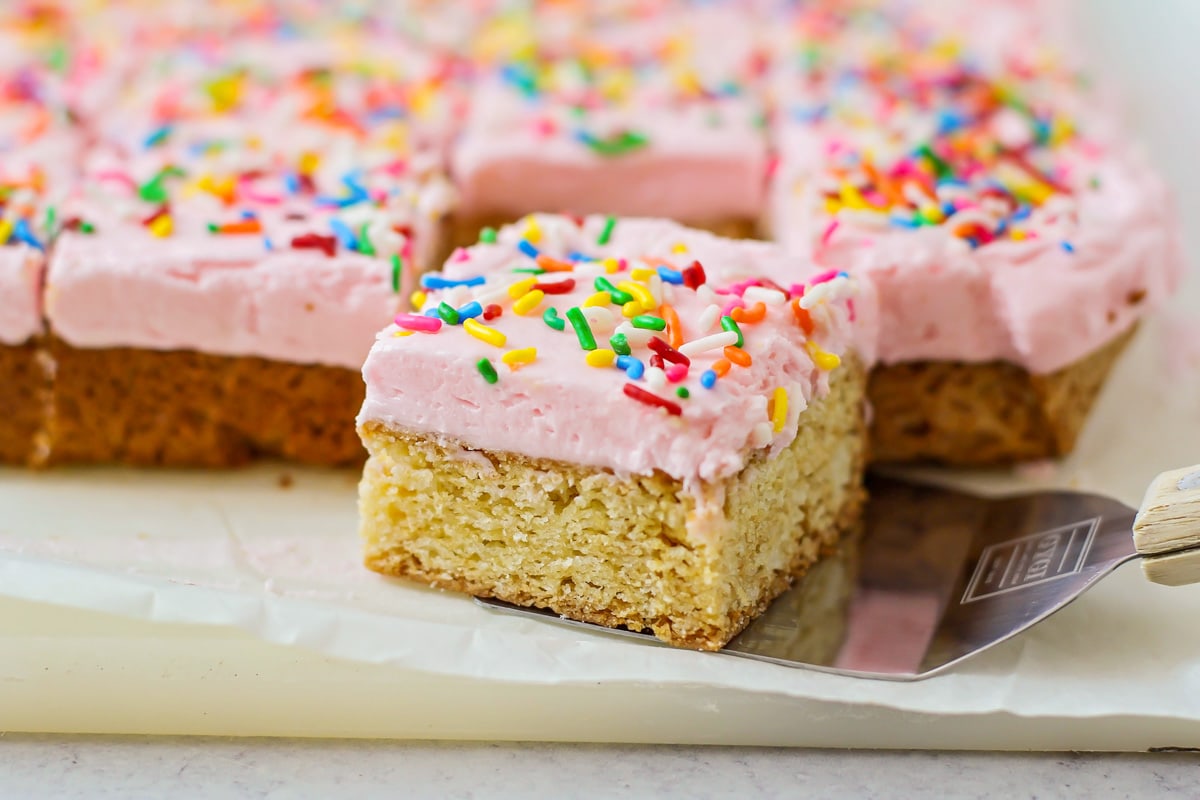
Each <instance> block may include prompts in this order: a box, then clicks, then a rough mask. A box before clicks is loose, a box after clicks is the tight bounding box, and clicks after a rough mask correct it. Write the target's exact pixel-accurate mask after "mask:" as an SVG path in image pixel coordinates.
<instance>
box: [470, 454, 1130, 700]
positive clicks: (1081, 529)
mask: <svg viewBox="0 0 1200 800" xmlns="http://www.w3.org/2000/svg"><path fill="white" fill-rule="evenodd" d="M868 489H869V491H870V497H871V499H870V502H869V503H868V506H867V513H866V519H865V522H864V531H863V533H862V535H861V537H856V538H855V539H854V540H852V541H848V542H846V543H845V546H844V547H843V548H842V550H841V552H839V553H838V555H837V556H835V557H832V558H829V559H826V560H825V561H822V562H821V563H819V564H817V565H816V566H814V567H813V568H812V569H811V570H809V573H808V574H807V575H806V576H805V577H804V578H803V579H802V580H800V581H798V582H797V583H796V585H795V586H793V587H792V588H791V589H790V590H788V591H787V592H785V593H784V594H783V595H782V596H780V597H779V598H778V599H777V600H776V601H775V602H774V603H773V604H772V605H771V607H770V608H769V609H767V611H766V613H764V614H763V615H762V616H760V617H759V618H758V619H756V620H755V621H754V622H752V623H751V624H750V626H749V627H747V628H746V630H745V631H743V632H742V633H741V634H740V635H739V636H738V637H736V638H735V639H734V640H733V641H731V642H730V643H729V644H728V645H727V646H726V647H725V648H724V650H722V651H721V652H722V653H724V654H727V655H733V656H740V657H743V658H753V659H757V660H761V661H770V662H773V663H777V664H783V665H787V666H794V667H806V668H810V669H818V670H823V671H827V672H834V673H838V674H842V675H853V676H858V677H867V678H877V679H886V680H901V681H911V680H917V679H920V678H925V677H928V676H930V675H934V674H936V673H938V672H941V671H943V670H945V669H947V668H949V667H951V666H952V665H954V664H957V663H960V662H962V661H964V660H965V659H967V658H970V657H971V656H973V655H976V654H978V653H981V652H983V651H984V650H986V649H988V648H989V647H992V646H993V645H996V644H998V643H1000V642H1002V641H1004V640H1006V639H1009V638H1011V637H1013V636H1015V635H1016V634H1018V633H1020V632H1021V631H1023V630H1025V629H1027V628H1029V627H1030V626H1031V625H1034V624H1036V623H1037V622H1039V621H1041V620H1043V619H1045V618H1046V617H1048V616H1050V615H1051V614H1053V613H1054V612H1055V611H1057V610H1059V609H1060V608H1062V607H1063V606H1065V605H1067V604H1068V603H1070V602H1071V601H1072V600H1074V599H1075V598H1076V597H1078V596H1079V595H1080V594H1082V593H1083V592H1084V591H1086V590H1087V589H1088V588H1090V587H1091V586H1092V584H1094V583H1095V582H1096V581H1097V580H1099V579H1100V578H1102V577H1104V576H1105V575H1107V574H1108V573H1109V572H1111V571H1112V570H1114V569H1115V568H1116V567H1117V566H1119V565H1120V564H1122V563H1124V562H1125V561H1128V560H1130V559H1132V558H1134V557H1135V556H1136V553H1135V551H1134V548H1133V542H1132V538H1131V536H1130V529H1131V526H1132V524H1133V518H1134V512H1133V510H1132V509H1130V508H1128V507H1127V506H1125V505H1123V504H1121V503H1119V502H1117V501H1115V500H1111V499H1109V498H1106V497H1101V496H1098V495H1091V494H1084V493H1080V492H1063V491H1050V492H1035V493H1029V494H1023V495H1014V496H1009V497H1002V498H987V497H980V496H977V495H973V494H969V493H966V492H962V491H958V490H953V489H945V488H940V487H936V486H929V485H919V484H913V483H909V482H906V481H903V480H899V479H895V478H888V477H878V476H873V477H872V478H871V479H870V480H869V481H868ZM478 602H479V603H481V604H482V605H484V606H485V607H487V608H491V609H493V610H497V611H503V612H507V613H516V614H521V615H536V616H539V617H543V618H546V619H550V620H554V621H560V622H564V623H567V624H570V625H573V626H578V627H583V628H587V629H590V630H597V631H605V632H610V633H617V634H619V635H625V636H632V637H636V638H638V639H640V640H644V641H648V642H657V640H656V639H654V638H653V637H652V636H651V635H650V634H647V633H641V632H632V631H612V630H610V629H607V628H602V627H600V626H595V625H590V624H587V623H579V622H574V621H571V620H565V619H562V618H560V617H558V616H557V615H555V614H553V612H549V611H545V610H539V609H527V608H520V607H518V606H511V605H509V604H506V603H500V602H497V601H493V600H484V599H479V600H478Z"/></svg>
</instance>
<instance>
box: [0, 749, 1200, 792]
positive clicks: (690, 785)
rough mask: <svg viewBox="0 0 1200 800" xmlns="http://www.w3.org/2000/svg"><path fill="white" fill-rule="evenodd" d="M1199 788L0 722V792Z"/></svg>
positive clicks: (1175, 766) (831, 764)
mask: <svg viewBox="0 0 1200 800" xmlns="http://www.w3.org/2000/svg"><path fill="white" fill-rule="evenodd" d="M384 794H386V795H388V796H392V797H439V798H451V797H471V798H476V797H515V798H521V799H522V800H529V799H530V798H540V797H556V798H561V797H573V796H586V797H609V796H624V797H689V798H698V797H724V796H738V797H783V796H790V797H795V796H800V795H804V796H808V797H839V798H840V797H906V798H924V797H937V798H945V797H971V798H981V799H982V798H1004V800H1010V799H1011V798H1024V797H1037V798H1039V799H1040V800H1046V799H1047V798H1057V797H1090V798H1138V800H1141V799H1142V798H1152V797H1197V796H1200V759H1198V758H1197V754H1196V753H1170V754H1145V753H1142V754H1101V753H1092V754H1088V753H1043V754H1020V753H1016V754H1014V753H1009V754H1000V753H937V752H933V753H930V752H902V751H837V750H787V749H776V748H761V749H755V748H740V747H738V748H717V747H670V746H623V745H566V744H511V743H504V744H499V743H433V742H407V743H406V742H385V741H347V740H338V741H325V740H298V739H201V738H191V739H187V738H142V737H125V738H120V737H76V736H46V735H38V736H30V735H23V734H22V735H18V734H8V735H2V734H0V797H3V798H9V797H13V798H17V797H20V798H37V797H55V798H74V797H80V798H83V797H120V798H130V799H131V800H136V799H137V798H160V797H213V798H265V797H269V798H272V799H273V800H274V799H275V798H290V797H330V798H338V800H347V799H348V798H354V797H365V796H372V795H384Z"/></svg>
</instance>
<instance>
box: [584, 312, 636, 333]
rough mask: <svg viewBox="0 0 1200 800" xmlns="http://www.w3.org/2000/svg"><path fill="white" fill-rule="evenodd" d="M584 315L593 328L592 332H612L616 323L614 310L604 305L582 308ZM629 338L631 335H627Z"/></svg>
mask: <svg viewBox="0 0 1200 800" xmlns="http://www.w3.org/2000/svg"><path fill="white" fill-rule="evenodd" d="M581 310H582V311H583V317H584V319H586V320H587V321H588V325H589V326H590V327H591V329H592V333H605V334H607V333H611V332H612V329H613V326H614V325H615V324H616V318H615V317H614V316H613V313H612V311H610V310H608V309H607V308H604V307H602V306H588V307H587V308H584V309H581ZM626 338H629V337H626Z"/></svg>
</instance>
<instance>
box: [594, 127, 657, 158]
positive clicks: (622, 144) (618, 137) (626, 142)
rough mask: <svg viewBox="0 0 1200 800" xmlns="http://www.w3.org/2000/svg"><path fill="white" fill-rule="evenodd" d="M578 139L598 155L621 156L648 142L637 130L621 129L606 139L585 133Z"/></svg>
mask: <svg viewBox="0 0 1200 800" xmlns="http://www.w3.org/2000/svg"><path fill="white" fill-rule="evenodd" d="M580 139H581V140H582V141H583V143H584V144H586V145H587V146H588V147H589V148H591V151H592V152H593V153H595V154H596V155H598V156H623V155H625V154H626V153H632V152H633V151H634V150H639V149H641V148H643V147H645V146H646V145H648V144H650V140H649V139H647V138H646V137H645V136H644V135H643V134H640V133H638V132H637V131H621V132H620V133H617V134H614V135H613V136H610V137H608V138H607V139H601V138H598V137H596V136H592V135H591V134H589V133H585V134H583V135H582V136H580Z"/></svg>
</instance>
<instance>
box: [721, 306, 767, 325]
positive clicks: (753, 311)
mask: <svg viewBox="0 0 1200 800" xmlns="http://www.w3.org/2000/svg"><path fill="white" fill-rule="evenodd" d="M766 315H767V305H766V303H755V304H754V305H752V306H750V308H742V307H740V306H739V307H738V308H735V309H734V310H733V311H732V312H730V314H729V316H731V317H733V321H734V322H737V323H742V322H749V323H750V324H754V323H755V322H762V321H763V317H765V316H766Z"/></svg>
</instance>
